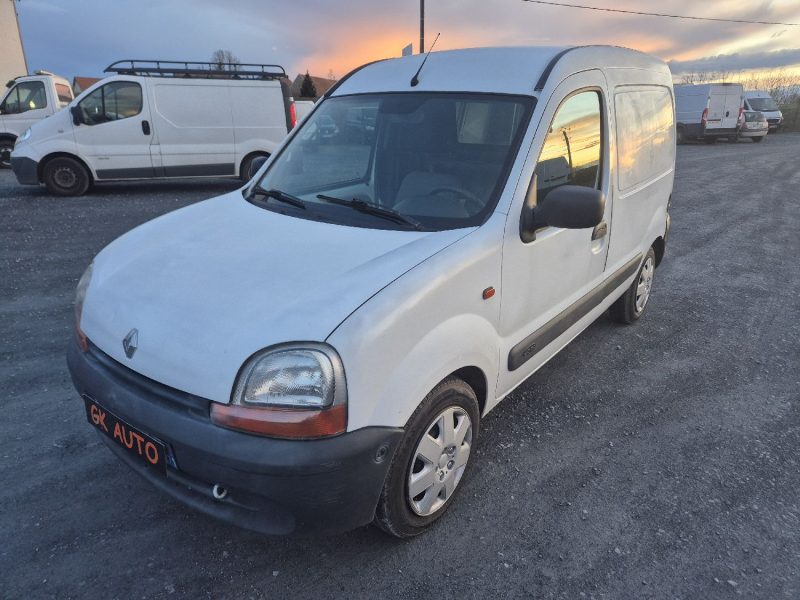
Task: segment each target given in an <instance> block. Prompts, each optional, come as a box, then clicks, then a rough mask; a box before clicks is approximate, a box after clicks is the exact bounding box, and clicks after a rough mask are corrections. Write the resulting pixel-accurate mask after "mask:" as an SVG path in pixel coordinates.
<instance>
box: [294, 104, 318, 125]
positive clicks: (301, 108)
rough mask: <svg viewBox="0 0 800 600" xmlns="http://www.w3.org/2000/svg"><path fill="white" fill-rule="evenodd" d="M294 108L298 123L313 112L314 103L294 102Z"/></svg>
mask: <svg viewBox="0 0 800 600" xmlns="http://www.w3.org/2000/svg"><path fill="white" fill-rule="evenodd" d="M294 107H295V112H296V113H297V121H298V123H299V122H300V121H302V120H303V119H305V117H306V115H308V114H309V113H310V112H311V111H312V110H314V102H313V101H311V100H295V101H294Z"/></svg>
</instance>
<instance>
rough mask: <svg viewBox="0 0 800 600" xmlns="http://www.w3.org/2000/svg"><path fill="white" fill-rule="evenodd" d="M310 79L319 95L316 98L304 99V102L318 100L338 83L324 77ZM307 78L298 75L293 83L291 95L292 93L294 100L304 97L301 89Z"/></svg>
mask: <svg viewBox="0 0 800 600" xmlns="http://www.w3.org/2000/svg"><path fill="white" fill-rule="evenodd" d="M310 77H311V81H313V82H314V89H316V90H317V95H316V97H315V98H303V99H304V100H306V99H308V100H316V99H317V98H319V97H320V96H322V95H323V94H324V93H325V92H327V91H328V90H329V89H331V87H332V86H333V84H334V83H336V80H335V79H325V78H324V77H317V76H315V75H311V76H310ZM305 78H306V76H305V75H299V74H298V75H297V77H295V78H294V81H293V82H292V86H291V93H292V98H294V99H295V100H298V99H300V98H302V96H301V95H300V89H301V88H302V87H303V80H304V79H305Z"/></svg>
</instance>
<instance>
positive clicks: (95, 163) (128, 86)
mask: <svg viewBox="0 0 800 600" xmlns="http://www.w3.org/2000/svg"><path fill="white" fill-rule="evenodd" d="M77 107H78V110H79V114H80V118H81V121H82V122H81V124H80V125H75V126H74V128H73V131H74V134H75V143H76V145H77V149H78V154H79V155H80V156H81V157H82V158H83V159H84V160H85V161H86V162H87V163H88V164H89V166H90V167H91V168H92V170H93V171H94V172H95V176H96V177H97V178H98V179H130V178H140V177H153V175H154V173H153V163H152V160H151V158H150V141H151V140H152V137H153V134H152V127H151V125H150V111H149V108H148V106H147V104H146V103H145V102H144V93H143V90H142V86H141V84H140V83H139V82H137V81H127V80H117V81H112V82H110V83H106V84H105V85H101V86H100V87H98V88H96V89H94V90H93V91H92V92H90V93H89V94H88V95H87V96H84V98H83V99H82V100H81V101H80V102H79V103H78V104H77Z"/></svg>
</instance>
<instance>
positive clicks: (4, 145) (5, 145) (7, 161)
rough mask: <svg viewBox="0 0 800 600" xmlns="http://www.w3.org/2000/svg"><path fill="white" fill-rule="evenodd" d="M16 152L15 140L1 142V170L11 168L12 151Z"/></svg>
mask: <svg viewBox="0 0 800 600" xmlns="http://www.w3.org/2000/svg"><path fill="white" fill-rule="evenodd" d="M12 150H14V140H9V139H7V138H6V139H2V140H0V169H10V168H11V151H12Z"/></svg>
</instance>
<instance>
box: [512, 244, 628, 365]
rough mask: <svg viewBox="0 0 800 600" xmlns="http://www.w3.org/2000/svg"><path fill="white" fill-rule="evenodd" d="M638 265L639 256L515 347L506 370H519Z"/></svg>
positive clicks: (596, 303) (598, 303) (611, 290)
mask: <svg viewBox="0 0 800 600" xmlns="http://www.w3.org/2000/svg"><path fill="white" fill-rule="evenodd" d="M641 262H642V255H641V254H639V255H638V256H637V257H636V258H633V259H631V260H630V261H629V262H628V263H627V264H625V265H624V266H623V267H622V268H620V269H619V270H617V272H616V273H614V274H613V275H612V276H611V277H609V278H608V279H606V280H605V281H604V282H603V283H601V284H600V285H598V286H597V287H596V288H595V289H593V290H592V291H591V292H589V293H588V294H586V295H585V296H584V297H583V298H581V299H580V300H578V301H577V302H575V304H573V305H572V306H570V307H569V308H567V309H566V310H564V311H563V312H562V313H561V314H559V315H558V316H556V317H554V318H553V319H552V320H551V321H549V322H548V323H546V324H545V325H543V326H542V327H541V328H540V329H537V330H536V331H534V332H533V333H532V334H530V335H529V336H528V337H526V338H525V339H524V340H522V341H521V342H519V343H518V344H517V345H515V346H514V347H513V348H512V349H511V352H509V353H508V370H509V371H516V370H517V369H519V368H520V367H521V366H522V365H524V364H525V363H526V362H528V361H529V360H530V359H531V358H533V357H534V356H535V355H536V354H538V353H539V351H540V350H542V349H543V348H544V347H545V346H547V345H548V344H549V343H551V342H553V341H555V340H556V339H557V338H558V337H559V336H560V335H561V334H563V333H564V332H565V331H566V330H567V329H569V328H570V327H572V326H573V325H575V323H577V322H578V321H580V320H581V319H582V318H583V317H585V316H586V315H587V314H589V313H590V312H591V311H592V309H594V308H596V307H597V306H599V305H600V303H601V302H603V300H605V299H606V297H607V296H608V295H609V294H610V293H611V292H613V291H614V290H616V289H617V288H618V287H619V286H621V285H622V284H623V283H625V280H626V279H628V278H629V277H630V276H631V275H633V274H634V273H636V271H637V270H638V269H639V264H640V263H641Z"/></svg>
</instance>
